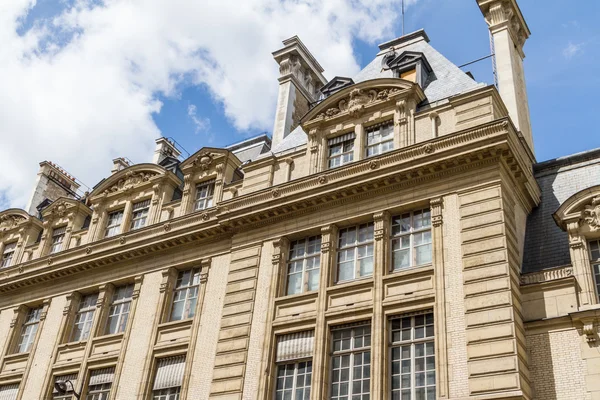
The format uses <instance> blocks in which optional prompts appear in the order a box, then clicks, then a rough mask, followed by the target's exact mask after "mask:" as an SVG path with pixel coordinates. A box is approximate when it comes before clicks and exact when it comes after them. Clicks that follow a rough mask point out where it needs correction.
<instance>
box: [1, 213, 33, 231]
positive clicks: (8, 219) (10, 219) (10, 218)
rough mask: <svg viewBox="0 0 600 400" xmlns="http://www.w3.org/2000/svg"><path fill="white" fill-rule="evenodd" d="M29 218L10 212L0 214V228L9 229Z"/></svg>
mask: <svg viewBox="0 0 600 400" xmlns="http://www.w3.org/2000/svg"><path fill="white" fill-rule="evenodd" d="M26 220H27V218H25V217H23V216H21V215H15V214H8V215H2V216H0V230H9V229H12V228H15V227H17V226H19V225H20V224H21V223H23V222H25V221H26Z"/></svg>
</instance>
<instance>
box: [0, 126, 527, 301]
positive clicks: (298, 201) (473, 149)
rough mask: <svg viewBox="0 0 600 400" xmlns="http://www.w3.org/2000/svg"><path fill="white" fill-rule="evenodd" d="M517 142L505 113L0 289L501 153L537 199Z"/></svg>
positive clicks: (160, 228)
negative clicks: (484, 121)
mask: <svg viewBox="0 0 600 400" xmlns="http://www.w3.org/2000/svg"><path fill="white" fill-rule="evenodd" d="M516 144H518V147H516V148H515V147H514V146H515V145H516ZM521 147H522V146H521V145H520V142H519V141H518V138H517V134H516V132H515V130H514V128H513V127H512V125H511V124H510V123H509V122H508V121H507V120H506V119H502V120H497V121H494V122H491V123H488V124H484V125H480V126H478V127H477V128H473V129H468V130H464V131H460V132H456V133H454V134H451V135H446V136H442V137H440V138H437V139H433V140H430V141H427V142H423V143H418V144H416V145H413V146H409V147H405V148H401V149H398V150H396V151H392V152H389V153H386V154H384V155H382V156H379V157H376V158H371V159H367V160H362V161H358V162H355V163H352V164H349V165H348V166H346V167H342V168H338V169H335V170H331V171H324V172H321V173H319V174H314V175H311V176H307V177H305V178H301V179H297V180H294V181H291V182H287V183H284V184H280V185H277V186H273V187H270V188H267V189H264V190H261V191H257V192H252V193H249V194H246V195H242V196H239V197H236V198H234V199H230V200H226V201H223V202H220V203H219V204H218V205H217V207H213V208H210V209H207V210H203V212H196V213H192V214H187V215H184V216H181V217H178V218H174V219H171V220H169V221H166V222H161V223H158V224H155V225H152V226H148V227H146V228H142V229H140V230H136V231H132V232H128V233H125V234H122V235H118V236H115V237H111V238H107V239H103V240H100V241H97V242H93V243H89V244H87V245H84V246H81V247H77V248H73V249H69V250H67V251H64V252H60V253H57V254H53V255H52V257H42V258H39V259H35V260H32V261H28V262H26V263H22V264H20V265H15V266H14V267H10V268H6V269H4V270H1V271H0V293H5V292H8V291H11V290H15V289H18V288H23V287H27V286H30V285H33V284H36V283H39V282H46V281H50V280H53V279H60V278H62V277H64V276H67V275H71V274H74V273H78V272H81V271H85V270H87V269H90V268H95V267H100V266H103V265H107V264H110V263H114V262H119V261H123V260H129V259H134V258H137V257H142V256H145V255H148V254H151V253H155V252H160V251H162V250H164V249H168V248H172V247H175V246H179V245H185V244H188V243H190V242H196V243H198V242H207V241H214V240H218V239H221V238H224V237H227V236H228V235H232V234H234V233H236V232H240V231H245V230H250V229H253V228H255V227H258V226H264V225H265V224H272V223H274V222H276V221H278V220H282V219H285V218H289V217H290V216H292V215H297V214H303V213H307V212H312V211H313V210H316V209H322V208H323V206H325V205H327V206H334V205H337V204H344V203H345V202H349V201H356V200H358V199H361V198H366V197H368V196H373V195H375V194H377V193H385V192H389V191H393V190H397V189H398V188H404V187H407V186H414V185H417V184H419V183H423V182H427V181H432V180H435V179H440V178H444V177H448V176H453V175H456V174H457V173H459V172H460V171H464V170H470V169H473V168H477V167H480V166H485V165H492V164H494V163H496V164H497V163H498V162H499V161H500V160H508V159H510V160H512V164H511V172H512V173H513V174H514V175H515V176H519V177H521V178H520V180H518V182H520V185H521V191H522V192H525V194H524V196H528V197H530V198H531V201H532V202H535V201H536V200H535V198H536V196H537V195H538V193H539V189H538V190H537V191H536V190H530V189H528V187H532V188H533V187H534V185H535V181H533V177H532V176H531V178H529V177H530V174H531V172H530V169H531V168H530V167H531V164H527V163H526V162H525V161H524V158H523V157H522V156H519V154H518V153H519V152H520V151H522V149H521V150H519V149H520V148H521ZM527 171H529V172H527ZM323 178H325V179H323ZM529 179H531V180H532V181H530V182H528V180H529Z"/></svg>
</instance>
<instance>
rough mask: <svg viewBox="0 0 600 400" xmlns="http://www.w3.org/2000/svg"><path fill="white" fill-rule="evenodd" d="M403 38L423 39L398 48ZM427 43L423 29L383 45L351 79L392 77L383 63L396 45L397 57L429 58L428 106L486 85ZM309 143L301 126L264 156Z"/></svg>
mask: <svg viewBox="0 0 600 400" xmlns="http://www.w3.org/2000/svg"><path fill="white" fill-rule="evenodd" d="M403 38H407V39H411V40H414V39H415V38H417V40H418V38H421V39H422V40H420V41H418V42H416V43H411V44H407V45H404V46H403V47H399V46H398V45H397V44H398V43H402V40H403ZM428 41H429V38H428V37H427V34H425V31H423V30H420V31H417V32H413V33H409V34H407V35H405V36H403V37H402V38H397V39H394V40H392V41H390V42H387V43H384V44H381V45H380V46H379V47H380V48H383V49H384V50H382V51H380V52H379V53H378V54H377V56H376V57H375V59H374V60H373V61H371V62H370V63H369V64H368V65H367V66H366V67H365V68H363V69H362V71H360V72H359V73H358V74H357V75H356V76H354V77H353V78H352V79H353V80H354V82H355V83H359V82H363V81H366V80H370V79H377V78H393V73H392V71H391V70H385V71H384V70H382V64H381V61H382V59H383V57H384V56H385V55H386V54H388V52H389V48H386V47H389V46H390V45H391V44H394V45H396V50H395V51H396V53H397V54H398V55H400V54H402V52H404V51H413V52H421V53H423V54H424V55H425V57H426V58H427V61H428V62H429V64H430V66H431V68H432V70H433V72H432V73H431V74H430V75H429V77H428V79H427V81H426V82H425V90H424V92H425V96H427V100H426V101H427V102H428V103H433V102H436V101H445V100H446V99H447V98H448V97H451V96H454V95H458V94H461V93H466V92H469V91H471V90H475V89H478V88H480V87H483V86H486V84H485V83H478V82H475V81H474V80H473V79H472V78H471V77H469V75H467V74H466V73H465V72H463V71H462V70H460V68H458V67H457V66H456V65H454V64H453V63H452V62H450V61H449V60H448V59H447V58H446V57H444V56H443V55H441V54H440V53H439V52H438V51H437V50H435V49H434V48H433V47H431V46H430V45H429V43H428ZM306 142H307V137H306V133H305V132H304V131H303V130H302V128H301V127H298V128H296V129H295V130H294V131H292V132H291V133H290V134H289V135H288V136H286V137H285V138H284V139H283V140H282V141H281V142H280V143H278V144H277V145H276V146H275V147H273V148H272V149H271V153H269V152H267V153H266V154H263V155H262V156H263V157H264V156H265V155H270V154H277V153H282V152H284V151H287V150H290V149H293V148H295V147H298V146H302V145H304V144H306Z"/></svg>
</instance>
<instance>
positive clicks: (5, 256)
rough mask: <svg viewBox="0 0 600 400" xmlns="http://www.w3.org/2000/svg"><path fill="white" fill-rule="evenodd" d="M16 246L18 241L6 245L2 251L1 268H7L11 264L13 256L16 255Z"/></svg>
mask: <svg viewBox="0 0 600 400" xmlns="http://www.w3.org/2000/svg"><path fill="white" fill-rule="evenodd" d="M16 247H17V242H13V243H8V244H7V245H5V246H4V250H3V251H2V263H0V268H7V267H10V266H11V264H12V260H13V256H14V255H15V249H16Z"/></svg>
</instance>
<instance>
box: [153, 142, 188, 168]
mask: <svg viewBox="0 0 600 400" xmlns="http://www.w3.org/2000/svg"><path fill="white" fill-rule="evenodd" d="M180 155H181V152H180V151H179V150H177V148H176V147H175V143H173V142H172V141H170V140H169V139H167V138H164V137H161V138H158V139H156V150H155V151H154V157H153V158H152V162H153V163H154V164H160V162H161V161H162V160H164V159H165V158H167V157H173V158H179V156H180Z"/></svg>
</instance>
